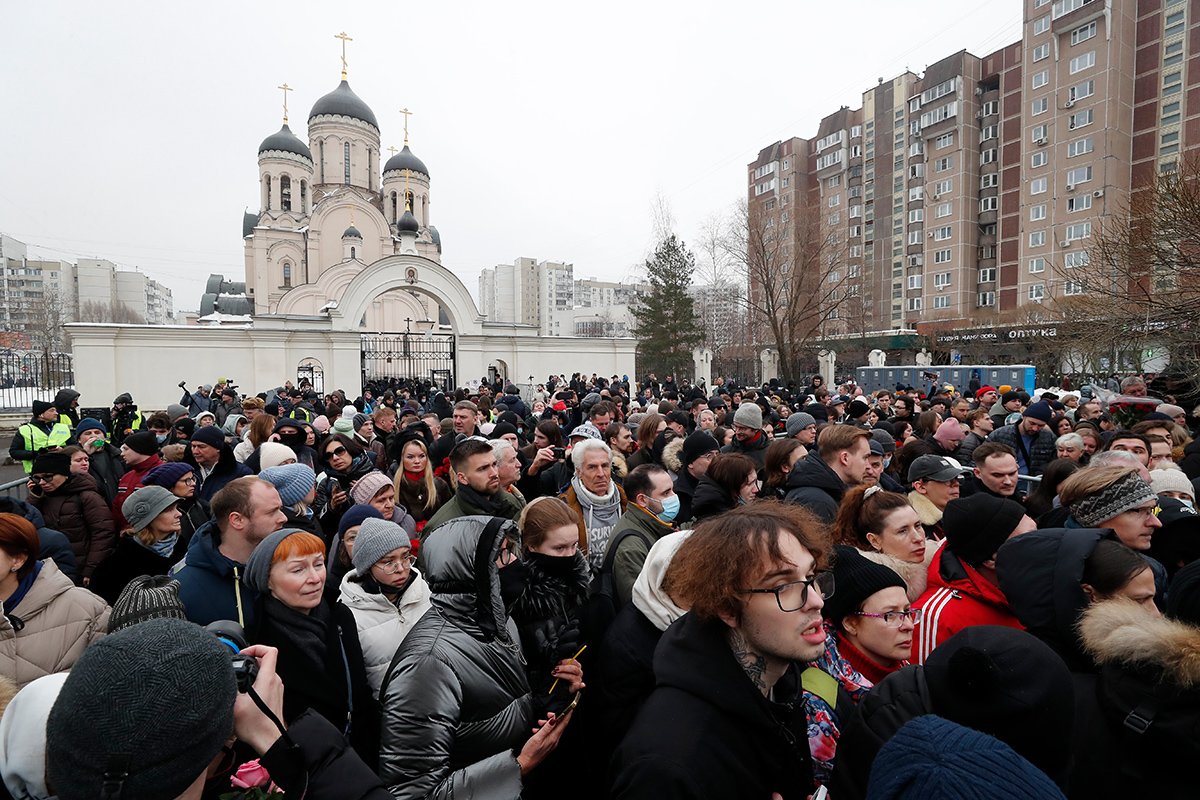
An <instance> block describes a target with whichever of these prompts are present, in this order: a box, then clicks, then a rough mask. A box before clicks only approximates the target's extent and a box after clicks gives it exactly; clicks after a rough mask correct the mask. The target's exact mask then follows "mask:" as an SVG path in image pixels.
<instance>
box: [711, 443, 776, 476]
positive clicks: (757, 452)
mask: <svg viewBox="0 0 1200 800" xmlns="http://www.w3.org/2000/svg"><path fill="white" fill-rule="evenodd" d="M770 444H771V440H770V439H768V438H767V435H766V434H765V433H762V434H759V436H758V438H757V439H755V440H754V441H752V442H742V441H741V440H739V439H738V438H737V437H736V436H735V437H734V439H733V441H732V442H730V443H729V444H727V445H725V446H724V447H722V448H721V452H722V453H741V454H742V455H744V456H749V457H750V459H751V460H753V461H754V463H755V464H756V465H757V466H758V477H760V478H761V477H762V476H763V470H765V469H766V459H767V447H769V446H770Z"/></svg>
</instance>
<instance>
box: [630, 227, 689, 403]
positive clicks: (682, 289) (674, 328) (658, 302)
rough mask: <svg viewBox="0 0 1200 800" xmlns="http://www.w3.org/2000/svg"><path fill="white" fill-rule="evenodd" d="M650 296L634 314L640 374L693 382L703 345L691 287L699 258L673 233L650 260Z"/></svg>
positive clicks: (642, 298) (648, 272)
mask: <svg viewBox="0 0 1200 800" xmlns="http://www.w3.org/2000/svg"><path fill="white" fill-rule="evenodd" d="M645 270H646V276H647V279H648V280H649V282H650V291H649V292H648V293H647V294H645V295H643V296H642V297H639V298H638V300H637V303H636V304H635V306H634V309H633V315H634V320H635V325H636V330H635V335H636V336H637V338H638V370H639V371H640V373H641V374H643V375H644V374H646V373H647V372H654V373H656V374H657V375H658V377H659V378H660V379H662V378H665V377H666V376H667V375H674V376H675V378H676V380H677V381H679V380H681V379H682V378H685V377H686V378H689V379H690V378H692V377H693V375H692V373H693V372H694V370H693V363H692V350H693V348H695V347H697V346H699V345H700V343H701V342H702V341H703V340H704V333H703V331H702V330H701V327H700V319H699V317H698V316H697V315H696V309H695V306H694V305H693V303H692V297H691V295H689V294H688V291H687V290H688V287H689V286H691V284H692V275H693V273H694V272H695V271H696V257H695V256H694V255H693V254H692V253H691V251H689V250H688V249H687V247H686V245H684V243H683V242H682V241H681V240H680V239H679V238H678V237H677V236H675V234H673V233H672V234H668V235H667V236H666V237H665V238H664V239H663V240H662V241H661V242H659V244H658V247H656V248H655V250H654V255H653V256H651V257H650V258H649V259H647V261H646V265H645Z"/></svg>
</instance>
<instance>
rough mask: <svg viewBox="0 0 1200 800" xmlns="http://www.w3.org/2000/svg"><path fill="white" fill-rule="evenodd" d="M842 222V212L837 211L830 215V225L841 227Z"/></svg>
mask: <svg viewBox="0 0 1200 800" xmlns="http://www.w3.org/2000/svg"><path fill="white" fill-rule="evenodd" d="M841 222H842V213H841V212H840V211H835V212H834V213H832V214H830V215H829V224H830V225H839V224H841Z"/></svg>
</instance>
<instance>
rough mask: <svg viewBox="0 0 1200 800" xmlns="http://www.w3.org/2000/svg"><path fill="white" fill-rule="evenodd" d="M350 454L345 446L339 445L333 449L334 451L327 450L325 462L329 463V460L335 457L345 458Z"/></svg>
mask: <svg viewBox="0 0 1200 800" xmlns="http://www.w3.org/2000/svg"><path fill="white" fill-rule="evenodd" d="M348 452H349V451H348V450H347V449H346V448H345V447H344V446H342V445H338V446H337V447H335V448H333V449H332V450H327V451H326V452H325V460H326V461H328V460H329V459H331V458H333V457H334V456H344V455H346V453H348Z"/></svg>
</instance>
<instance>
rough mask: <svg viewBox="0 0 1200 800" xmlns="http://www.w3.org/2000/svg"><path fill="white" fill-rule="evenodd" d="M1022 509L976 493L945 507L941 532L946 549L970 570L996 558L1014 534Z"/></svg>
mask: <svg viewBox="0 0 1200 800" xmlns="http://www.w3.org/2000/svg"><path fill="white" fill-rule="evenodd" d="M1023 516H1025V507H1024V506H1023V505H1021V504H1020V503H1018V502H1017V501H1015V500H1009V499H1008V498H1006V497H997V496H995V495H992V494H988V493H987V492H976V493H975V494H973V495H970V496H969V497H958V498H955V499H954V500H951V501H950V502H949V503H947V504H946V510H945V511H944V512H943V513H942V530H943V531H944V532H945V534H946V548H947V549H949V550H950V552H951V553H954V555H956V556H958V557H959V558H960V559H961V560H963V561H965V562H967V563H968V564H970V565H971V566H973V567H978V566H979V565H980V564H982V563H983V562H984V561H987V560H988V559H989V558H992V557H994V556H995V555H996V551H997V550H999V549H1000V545H1002V544H1004V543H1005V542H1006V541H1008V537H1009V536H1011V535H1012V532H1013V531H1014V530H1016V528H1017V524H1018V523H1019V522H1020V521H1021V518H1022V517H1023Z"/></svg>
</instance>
